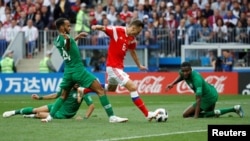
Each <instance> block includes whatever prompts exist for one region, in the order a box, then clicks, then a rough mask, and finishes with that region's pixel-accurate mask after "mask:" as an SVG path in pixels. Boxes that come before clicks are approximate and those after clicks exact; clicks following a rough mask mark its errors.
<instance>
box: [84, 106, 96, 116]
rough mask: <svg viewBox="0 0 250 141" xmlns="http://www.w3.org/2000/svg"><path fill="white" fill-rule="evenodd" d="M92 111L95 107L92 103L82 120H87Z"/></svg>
mask: <svg viewBox="0 0 250 141" xmlns="http://www.w3.org/2000/svg"><path fill="white" fill-rule="evenodd" d="M94 110H95V105H94V104H93V103H92V104H90V105H89V107H88V110H87V111H86V113H85V116H84V118H85V119H88V118H89V117H90V116H91V114H92V113H93V111H94Z"/></svg>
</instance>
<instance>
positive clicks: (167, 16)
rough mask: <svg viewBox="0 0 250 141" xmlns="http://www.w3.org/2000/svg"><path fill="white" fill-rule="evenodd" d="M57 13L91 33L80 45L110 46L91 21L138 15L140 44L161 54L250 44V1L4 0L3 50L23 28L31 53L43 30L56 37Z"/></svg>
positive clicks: (0, 10) (0, 17) (0, 16)
mask: <svg viewBox="0 0 250 141" xmlns="http://www.w3.org/2000/svg"><path fill="white" fill-rule="evenodd" d="M59 17H65V18H67V19H70V21H71V23H72V32H75V33H79V32H82V31H85V32H88V33H89V37H88V38H86V39H83V40H80V41H79V46H82V45H83V46H84V45H92V46H98V45H108V43H109V38H108V37H107V36H106V35H105V34H104V33H103V32H96V31H95V32H93V31H92V30H91V25H94V24H101V25H106V26H108V25H121V26H127V25H128V24H129V23H130V22H131V20H134V19H140V20H142V21H143V22H144V23H145V27H144V30H143V32H142V33H141V35H139V36H138V45H146V46H152V45H158V51H159V52H158V56H159V57H178V56H181V45H184V44H185V45H190V44H194V43H197V42H198V43H240V44H249V43H250V2H249V0H0V47H1V52H0V53H1V55H2V54H3V52H4V50H5V49H6V47H7V46H8V44H9V43H10V42H11V40H12V39H13V38H14V37H15V35H16V33H17V32H19V31H23V32H25V37H26V42H27V53H26V55H27V57H30V58H32V55H34V54H35V53H36V52H38V51H41V50H42V48H43V41H42V40H43V39H44V38H43V34H44V31H47V32H49V33H50V37H51V40H50V38H49V39H48V42H49V43H51V42H52V39H53V38H54V36H55V35H56V34H55V24H54V22H55V20H56V19H57V18H59ZM53 35H54V36H53ZM201 48H202V46H201ZM103 56H105V54H102V55H100V57H103Z"/></svg>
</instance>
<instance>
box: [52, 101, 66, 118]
mask: <svg viewBox="0 0 250 141" xmlns="http://www.w3.org/2000/svg"><path fill="white" fill-rule="evenodd" d="M63 102H64V100H63V99H62V98H61V97H59V98H57V99H56V101H55V103H54V104H53V106H52V109H51V111H50V115H51V116H52V117H54V116H55V114H56V112H57V111H58V110H59V109H60V108H61V106H62V104H63Z"/></svg>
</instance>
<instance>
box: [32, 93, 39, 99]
mask: <svg viewBox="0 0 250 141" xmlns="http://www.w3.org/2000/svg"><path fill="white" fill-rule="evenodd" d="M31 98H32V99H35V100H38V99H39V96H38V95H37V94H32V95H31Z"/></svg>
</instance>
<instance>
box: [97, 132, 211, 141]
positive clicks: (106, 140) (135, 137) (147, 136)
mask: <svg viewBox="0 0 250 141" xmlns="http://www.w3.org/2000/svg"><path fill="white" fill-rule="evenodd" d="M205 131H207V130H193V131H182V132H172V133H164V134H151V135H143V136H130V137H121V138H111V139H104V140H96V141H120V140H129V139H139V138H149V137H158V136H169V135H177V134H186V133H196V132H205Z"/></svg>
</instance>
